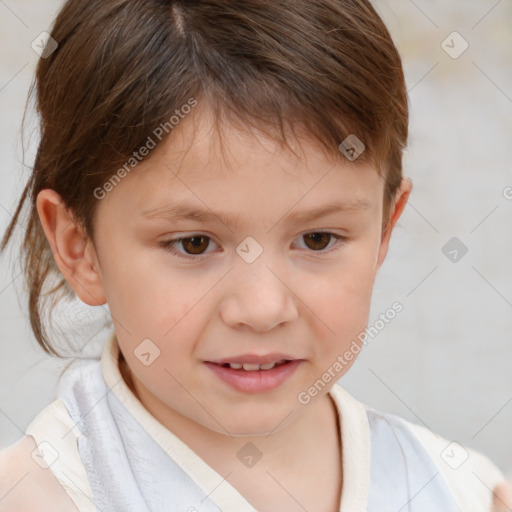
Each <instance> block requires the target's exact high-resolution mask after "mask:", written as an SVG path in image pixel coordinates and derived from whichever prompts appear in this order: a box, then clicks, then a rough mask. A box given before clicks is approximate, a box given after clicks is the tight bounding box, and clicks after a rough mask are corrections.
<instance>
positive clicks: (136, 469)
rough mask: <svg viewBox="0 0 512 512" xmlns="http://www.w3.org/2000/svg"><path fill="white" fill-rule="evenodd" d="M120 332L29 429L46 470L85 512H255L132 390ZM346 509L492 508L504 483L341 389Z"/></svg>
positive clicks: (484, 511)
mask: <svg viewBox="0 0 512 512" xmlns="http://www.w3.org/2000/svg"><path fill="white" fill-rule="evenodd" d="M118 356H119V347H118V344H117V339H116V337H115V333H112V335H111V337H110V338H109V340H108V342H107V343H106V345H105V347H104V349H103V352H102V355H101V360H97V359H88V360H76V361H75V362H74V363H73V364H72V365H71V366H70V367H69V368H68V369H67V370H66V372H65V373H64V374H63V376H62V378H61V380H60V381H59V387H58V392H57V396H58V399H57V400H55V401H54V402H52V403H51V404H50V405H48V406H47V407H45V408H44V409H43V410H42V411H41V412H40V413H39V414H38V415H37V416H36V417H35V418H34V420H33V421H32V422H31V423H30V425H29V426H28V428H27V432H26V434H27V435H30V436H33V437H34V439H35V441H36V443H37V445H38V447H39V451H40V452H41V455H42V457H43V459H44V460H45V462H46V463H47V464H48V466H49V468H50V470H51V471H52V472H53V473H54V474H55V476H56V478H57V479H58V481H59V482H60V484H61V485H62V487H63V488H64V490H65V491H66V493H67V494H68V495H69V497H70V498H71V500H72V501H73V502H74V503H75V505H76V507H77V508H78V510H79V511H80V512H96V511H97V510H99V511H101V512H164V511H166V512H178V511H183V512H191V511H193V512H255V511H256V509H255V508H254V507H253V506H252V505H251V504H250V503H249V502H248V501H247V500H246V499H245V498H244V497H243V496H242V495H241V494H240V493H239V492H238V491H237V490H236V489H235V488H234V487H233V486H232V485H230V483H229V482H228V480H227V479H226V478H225V477H223V476H222V475H220V474H218V473H217V472H216V471H214V470H213V469H212V468H211V467H210V466H208V465H207V464H206V463H205V462H204V461H203V460H202V459H201V458H200V457H199V456H198V455H197V454H196V453H195V452H194V451H193V450H192V449H191V448H190V447H189V446H188V445H186V444H185V443H184V442H183V441H181V440H180V439H179V438H178V437H177V436H175V435H174V434H173V433H172V432H171V431H170V430H169V429H167V428H166V427H164V426H163V425H162V424H161V423H160V422H159V421H158V420H157V419H156V418H155V417H154V416H152V415H151V414H150V413H149V412H148V411H147V409H145V408H144V406H143V405H142V403H141V402H140V401H139V400H138V398H137V397H136V396H135V395H134V394H133V393H132V391H131V390H130V388H129V387H128V385H127V384H126V382H125V381H124V380H123V378H122V376H121V373H120V370H119V366H118ZM329 394H330V396H331V398H332V399H333V402H334V404H335V405H336V408H337V410H338V412H339V418H340V425H341V429H340V430H341V446H342V455H343V489H342V494H341V505H340V512H398V511H401V512H488V511H489V512H490V511H491V503H492V491H491V490H492V489H493V488H494V487H495V486H496V485H497V484H498V483H500V482H502V481H503V480H504V476H503V474H502V473H501V471H500V470H499V469H498V468H497V467H496V466H495V465H494V464H493V463H492V462H491V461H490V460H489V459H488V458H487V457H485V456H484V455H482V454H480V453H479V452H476V451H474V450H471V449H468V448H464V447H461V446H460V445H459V444H458V443H450V441H448V440H447V439H445V438H442V437H440V436H438V435H437V434H435V433H432V432H431V431H430V430H428V429H426V428H425V427H422V426H419V425H416V424H413V423H409V422H407V421H405V420H404V419H402V418H400V417H398V416H396V415H393V414H389V413H382V412H379V411H376V410H374V409H372V408H370V407H368V406H366V405H364V404H362V403H360V402H358V401H357V400H355V399H354V398H353V397H352V396H351V395H350V394H349V393H347V391H345V390H344V389H343V388H342V387H341V386H340V385H339V384H335V385H334V386H333V387H332V389H331V391H330V392H329Z"/></svg>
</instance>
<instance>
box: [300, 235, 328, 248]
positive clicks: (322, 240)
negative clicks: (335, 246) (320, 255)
mask: <svg viewBox="0 0 512 512" xmlns="http://www.w3.org/2000/svg"><path fill="white" fill-rule="evenodd" d="M332 236H333V235H332V234H331V233H308V234H307V235H304V240H305V242H306V245H307V246H308V248H309V249H313V250H315V251H321V250H323V249H325V248H326V247H327V246H328V245H329V242H330V239H331V238H332Z"/></svg>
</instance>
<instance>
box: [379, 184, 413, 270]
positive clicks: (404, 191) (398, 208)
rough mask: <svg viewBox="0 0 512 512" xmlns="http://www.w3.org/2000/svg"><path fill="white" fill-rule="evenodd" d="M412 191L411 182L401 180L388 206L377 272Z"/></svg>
mask: <svg viewBox="0 0 512 512" xmlns="http://www.w3.org/2000/svg"><path fill="white" fill-rule="evenodd" d="M411 190H412V181H411V180H410V179H409V178H402V181H401V183H400V187H399V189H398V190H397V192H396V195H395V198H394V200H393V203H392V204H391V205H390V212H391V213H390V220H389V221H388V222H387V223H386V227H385V229H384V231H383V233H382V240H381V243H380V248H379V255H378V257H377V265H376V270H379V268H380V266H381V265H382V263H383V262H384V259H385V258H386V254H387V253H388V247H389V240H390V239H391V233H392V231H393V228H394V227H395V225H396V223H397V221H398V219H399V218H400V216H401V215H402V212H403V211H404V208H405V205H406V204H407V201H408V199H409V196H410V194H411Z"/></svg>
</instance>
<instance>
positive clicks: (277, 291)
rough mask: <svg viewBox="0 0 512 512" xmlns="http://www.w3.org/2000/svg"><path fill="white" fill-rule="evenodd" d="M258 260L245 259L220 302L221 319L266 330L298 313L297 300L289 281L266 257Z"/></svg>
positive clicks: (290, 319)
mask: <svg viewBox="0 0 512 512" xmlns="http://www.w3.org/2000/svg"><path fill="white" fill-rule="evenodd" d="M259 260H260V258H258V260H256V261H255V262H253V263H251V264H247V263H245V262H242V265H240V268H238V269H236V271H235V272H234V273H233V274H236V275H232V277H231V279H232V280H231V281H230V286H229V290H228V292H227V294H226V296H225V297H224V299H223V301H222V303H221V309H220V315H221V318H222V319H223V321H224V322H225V323H226V324H227V325H229V326H230V327H232V328H234V329H244V328H245V329H251V330H254V331H257V332H266V331H270V330H271V329H274V328H275V327H277V326H280V325H282V324H283V325H284V324H286V323H289V322H292V321H293V320H296V319H297V318H298V316H299V315H298V310H297V300H298V299H297V297H296V295H295V294H294V292H293V290H292V289H291V288H290V287H289V286H288V285H287V283H286V280H285V279H284V278H283V277H282V276H280V275H279V272H276V270H274V269H273V268H271V267H269V266H268V265H267V261H266V260H264V259H263V258H261V261H259ZM244 266H245V268H244Z"/></svg>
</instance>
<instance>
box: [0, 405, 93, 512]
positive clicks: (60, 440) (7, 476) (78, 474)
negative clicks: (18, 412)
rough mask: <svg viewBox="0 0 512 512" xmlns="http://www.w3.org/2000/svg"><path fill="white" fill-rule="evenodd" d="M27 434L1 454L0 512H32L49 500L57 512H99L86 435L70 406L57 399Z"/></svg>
mask: <svg viewBox="0 0 512 512" xmlns="http://www.w3.org/2000/svg"><path fill="white" fill-rule="evenodd" d="M25 433H26V436H25V437H24V438H22V439H20V440H19V441H18V442H17V443H15V444H14V445H12V446H10V447H9V448H7V449H6V450H4V451H2V452H1V455H0V512H14V511H15V512H31V511H32V510H36V509H40V508H41V507H40V504H41V500H47V499H52V503H53V502H55V508H54V510H55V511H56V512H60V511H70V512H77V511H80V512H89V511H95V510H96V507H94V500H93V496H92V491H91V488H90V486H89V481H88V478H87V473H86V470H85V468H84V466H83V464H82V460H81V456H80V450H79V441H80V438H81V437H82V434H81V432H80V430H79V429H78V427H77V425H76V423H75V422H74V421H73V419H72V417H71V416H70V414H69V411H68V408H67V405H66V404H65V403H64V402H63V401H62V400H54V401H53V402H52V403H50V404H49V405H47V406H46V407H45V408H44V409H42V410H41V411H40V412H39V413H38V414H37V415H36V416H35V418H34V419H33V420H32V422H31V423H30V424H29V426H28V427H27V429H26V432H25ZM2 496H5V498H4V499H1V498H2ZM57 507H60V508H57Z"/></svg>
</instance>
